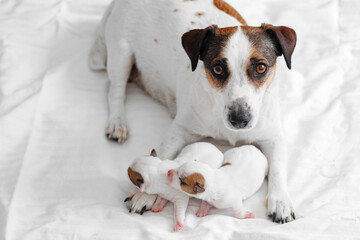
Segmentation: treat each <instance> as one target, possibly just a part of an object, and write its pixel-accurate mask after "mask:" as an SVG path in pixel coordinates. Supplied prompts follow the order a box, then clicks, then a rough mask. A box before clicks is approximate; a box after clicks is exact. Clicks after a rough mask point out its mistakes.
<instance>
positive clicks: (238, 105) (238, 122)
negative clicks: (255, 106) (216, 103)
mask: <svg viewBox="0 0 360 240" xmlns="http://www.w3.org/2000/svg"><path fill="white" fill-rule="evenodd" d="M228 109H229V113H228V121H229V123H230V124H231V126H233V127H234V128H236V129H243V128H246V127H247V126H248V124H249V122H250V121H251V119H252V115H251V113H250V108H249V106H248V104H247V103H246V102H245V101H244V99H243V98H239V99H237V100H236V101H234V102H233V103H232V104H231V105H230V107H229V108H228Z"/></svg>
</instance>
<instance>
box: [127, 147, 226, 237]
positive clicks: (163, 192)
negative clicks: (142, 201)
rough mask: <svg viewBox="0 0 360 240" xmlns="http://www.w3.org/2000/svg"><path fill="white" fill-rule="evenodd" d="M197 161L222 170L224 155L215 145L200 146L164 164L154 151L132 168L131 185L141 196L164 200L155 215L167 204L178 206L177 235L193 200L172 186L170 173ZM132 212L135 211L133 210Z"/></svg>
mask: <svg viewBox="0 0 360 240" xmlns="http://www.w3.org/2000/svg"><path fill="white" fill-rule="evenodd" d="M195 159H196V160H197V161H198V162H201V163H202V164H204V165H205V166H209V167H211V168H219V167H220V166H221V164H222V162H223V154H222V152H220V151H219V149H217V148H216V147H215V146H214V145H212V144H210V143H205V142H199V143H194V144H191V145H189V146H187V147H185V148H184V149H183V150H182V151H181V153H180V154H179V156H178V157H177V158H176V159H175V160H163V161H162V160H160V159H159V158H158V157H157V156H156V152H155V150H153V151H152V152H151V156H144V157H139V158H137V159H136V160H135V161H134V163H133V164H132V165H131V166H130V167H129V168H128V174H129V178H130V180H131V182H132V183H133V184H134V185H135V186H137V187H138V188H139V189H140V191H141V192H146V193H149V194H158V195H159V196H160V197H158V198H157V200H156V202H155V204H154V206H153V207H152V211H153V212H160V211H161V210H162V209H163V208H164V206H165V204H166V202H167V200H169V201H171V202H173V203H174V218H175V227H174V231H179V230H180V229H181V228H182V227H183V226H184V221H185V212H186V208H187V205H188V202H189V197H188V196H187V195H186V194H184V193H182V192H181V191H178V190H176V189H175V188H172V187H171V186H170V185H169V184H168V182H167V175H168V171H169V170H170V169H172V168H177V167H179V166H180V165H182V164H184V163H186V162H188V161H191V160H195ZM166 199H167V200H166ZM127 200H129V199H128V198H127V199H125V201H127ZM145 210H146V208H145V207H144V208H143V209H142V210H141V214H142V213H143V212H144V211H145ZM130 211H132V209H131V208H130Z"/></svg>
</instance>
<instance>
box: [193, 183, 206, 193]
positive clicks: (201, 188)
mask: <svg viewBox="0 0 360 240" xmlns="http://www.w3.org/2000/svg"><path fill="white" fill-rule="evenodd" d="M204 191H205V189H204V186H201V185H200V184H199V183H196V184H195V186H194V192H197V193H202V192H204Z"/></svg>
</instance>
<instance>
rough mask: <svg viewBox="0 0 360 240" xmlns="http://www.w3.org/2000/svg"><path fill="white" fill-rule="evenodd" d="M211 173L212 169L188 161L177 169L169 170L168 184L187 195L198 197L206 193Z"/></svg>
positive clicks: (199, 163) (202, 164)
mask: <svg viewBox="0 0 360 240" xmlns="http://www.w3.org/2000/svg"><path fill="white" fill-rule="evenodd" d="M211 172H212V169H211V167H209V166H208V165H207V164H204V163H201V162H197V161H190V162H187V163H184V164H183V165H181V166H180V167H179V168H178V169H172V170H169V171H168V183H169V184H170V185H171V186H172V187H174V188H175V189H178V190H180V191H183V192H184V193H186V194H187V195H190V196H197V197H199V196H200V195H201V194H203V193H204V192H206V188H207V184H208V182H207V180H209V178H211Z"/></svg>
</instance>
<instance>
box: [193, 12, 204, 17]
mask: <svg viewBox="0 0 360 240" xmlns="http://www.w3.org/2000/svg"><path fill="white" fill-rule="evenodd" d="M203 15H204V13H203V12H197V13H195V16H198V17H201V16H203Z"/></svg>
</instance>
